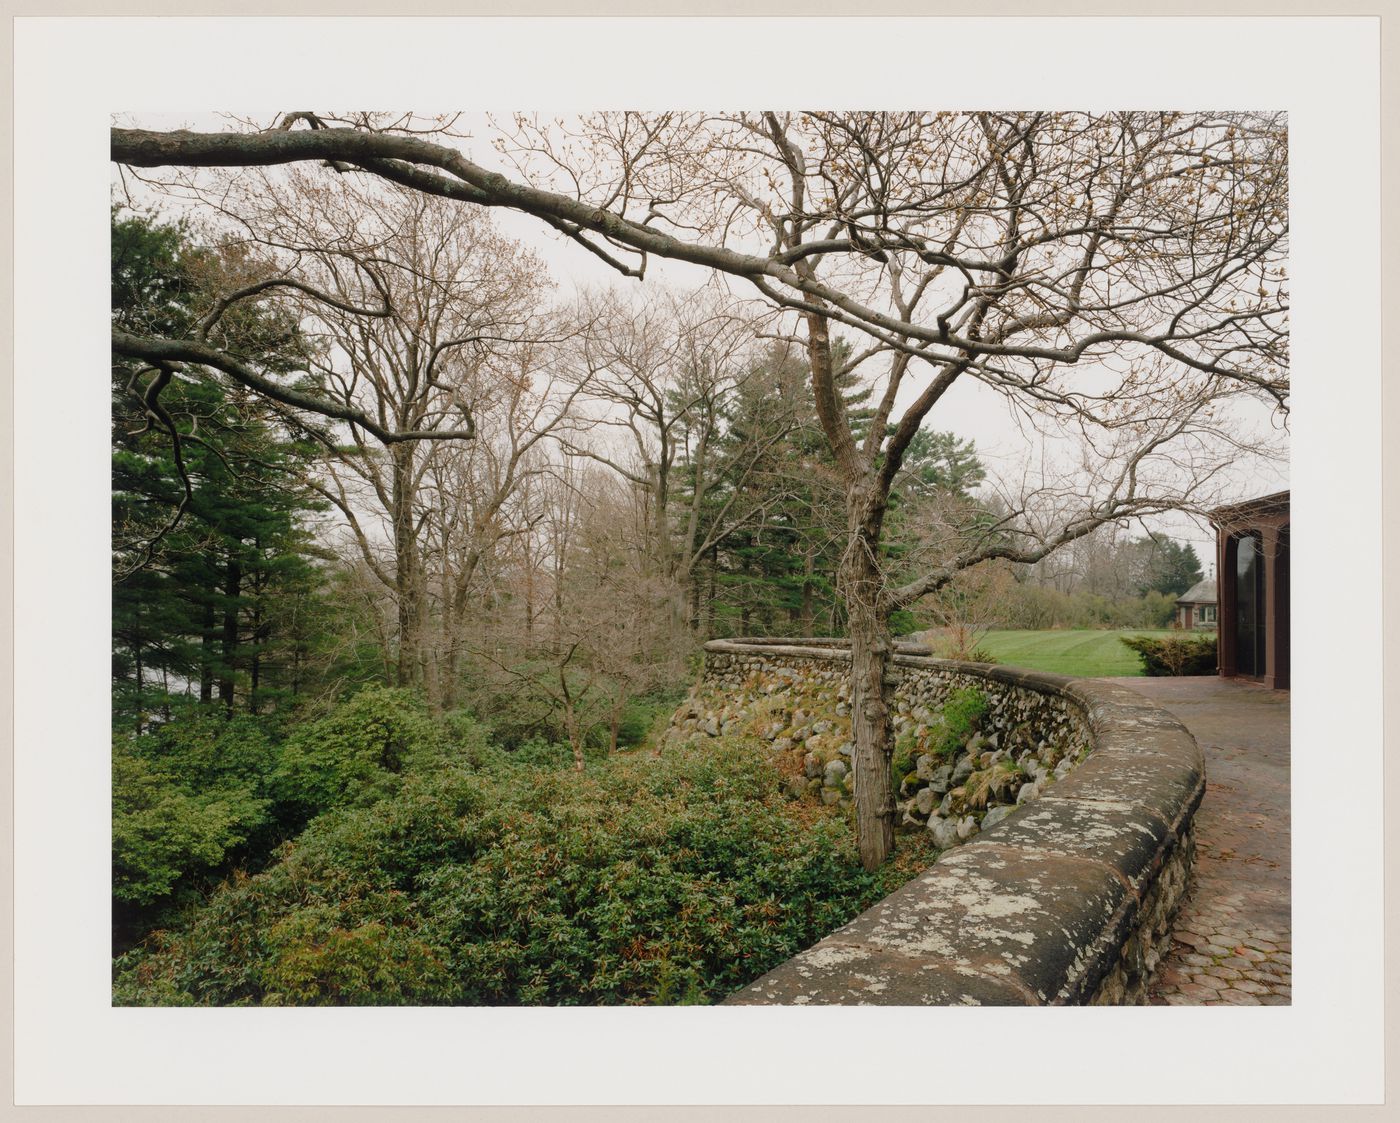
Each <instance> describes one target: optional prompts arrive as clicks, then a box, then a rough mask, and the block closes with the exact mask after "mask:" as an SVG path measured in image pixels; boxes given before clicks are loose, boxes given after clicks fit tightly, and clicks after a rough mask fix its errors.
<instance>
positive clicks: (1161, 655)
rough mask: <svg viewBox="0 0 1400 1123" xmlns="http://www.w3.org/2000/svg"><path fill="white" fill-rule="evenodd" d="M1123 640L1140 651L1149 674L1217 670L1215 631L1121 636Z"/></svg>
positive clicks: (1144, 669) (1205, 672) (1206, 672)
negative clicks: (1154, 635)
mask: <svg viewBox="0 0 1400 1123" xmlns="http://www.w3.org/2000/svg"><path fill="white" fill-rule="evenodd" d="M1120 639H1121V642H1122V643H1124V644H1126V645H1127V646H1128V647H1130V648H1132V649H1133V650H1134V651H1136V652H1137V653H1138V657H1139V658H1140V659H1141V660H1142V670H1143V673H1144V674H1146V675H1151V676H1155V677H1163V676H1167V675H1213V674H1215V672H1216V669H1217V664H1216V639H1215V636H1214V635H1213V634H1212V635H1184V634H1183V635H1171V636H1164V637H1162V638H1161V639H1153V638H1152V637H1150V636H1122V637H1120Z"/></svg>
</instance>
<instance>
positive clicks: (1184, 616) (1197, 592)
mask: <svg viewBox="0 0 1400 1123" xmlns="http://www.w3.org/2000/svg"><path fill="white" fill-rule="evenodd" d="M1216 611H1217V604H1216V599H1215V582H1214V581H1212V580H1211V579H1210V578H1206V579H1205V580H1204V581H1197V582H1196V583H1195V584H1194V585H1192V586H1191V587H1190V588H1189V589H1187V590H1186V592H1184V593H1182V594H1181V596H1179V597H1177V598H1176V626H1177V627H1178V628H1182V629H1183V630H1186V631H1194V630H1197V629H1199V630H1202V631H1212V632H1213V631H1215V624H1216Z"/></svg>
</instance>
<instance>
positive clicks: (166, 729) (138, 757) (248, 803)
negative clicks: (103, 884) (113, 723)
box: [112, 707, 275, 908]
mask: <svg viewBox="0 0 1400 1123" xmlns="http://www.w3.org/2000/svg"><path fill="white" fill-rule="evenodd" d="M274 761H275V750H274V748H273V744H272V742H271V741H270V740H269V738H268V737H267V735H266V733H265V730H264V728H263V726H262V724H261V723H259V722H257V721H255V720H253V719H251V718H235V719H232V720H228V719H226V718H225V717H224V715H223V714H222V712H219V713H213V712H210V711H209V710H208V709H207V708H206V709H204V710H199V709H197V708H194V707H189V708H187V709H186V710H183V711H180V712H178V713H177V714H176V715H175V717H174V719H173V720H171V721H170V722H167V723H165V724H162V725H159V726H156V727H155V728H154V729H153V730H151V731H150V732H148V733H145V734H143V735H142V736H140V737H127V736H118V737H116V738H114V740H113V744H112V895H113V897H114V898H115V901H116V903H117V905H118V907H119V908H121V907H123V906H137V907H147V906H151V905H153V904H156V903H158V902H161V901H163V900H166V899H168V898H170V897H172V896H173V895H174V894H175V893H176V892H177V891H178V890H179V889H180V888H182V887H184V886H188V885H190V884H192V883H193V882H194V881H196V879H197V878H198V876H199V875H200V874H203V873H207V872H208V871H211V870H215V869H217V868H219V867H220V866H221V865H222V864H223V863H224V861H225V860H226V859H227V858H228V857H229V856H230V855H231V854H233V853H235V852H236V851H237V850H238V849H239V848H240V847H242V846H243V845H244V844H245V843H246V842H248V840H249V839H250V838H251V837H253V836H254V835H256V834H258V832H260V831H263V830H264V829H265V828H267V827H268V826H269V825H270V823H271V815H270V807H271V801H270V799H269V797H268V779H269V777H270V775H271V771H272V768H273V765H274Z"/></svg>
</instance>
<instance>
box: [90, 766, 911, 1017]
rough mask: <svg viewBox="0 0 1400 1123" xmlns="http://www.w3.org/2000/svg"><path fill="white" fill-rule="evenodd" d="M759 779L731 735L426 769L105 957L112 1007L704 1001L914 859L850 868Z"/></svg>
mask: <svg viewBox="0 0 1400 1123" xmlns="http://www.w3.org/2000/svg"><path fill="white" fill-rule="evenodd" d="M778 786H779V778H778V776H777V775H776V773H775V772H774V771H773V770H772V768H771V767H770V766H769V765H768V764H766V763H765V762H764V761H763V760H762V759H761V758H760V755H759V753H758V751H757V749H756V747H755V746H754V745H753V744H752V743H747V742H739V743H736V742H732V741H719V742H710V743H709V744H707V745H705V746H704V747H703V748H689V749H682V748H677V749H671V750H668V752H667V755H666V757H664V758H660V759H658V758H653V757H652V756H651V755H650V754H645V753H628V754H617V755H615V756H612V757H610V758H608V759H606V760H605V761H604V762H602V763H601V764H599V765H597V766H593V767H591V768H590V770H589V771H588V772H586V773H584V774H582V775H580V774H577V773H573V772H570V771H559V770H556V769H540V768H534V767H529V766H523V765H521V764H519V763H513V762H511V761H510V760H509V759H506V760H503V761H501V762H497V763H495V764H494V765H493V766H492V767H491V768H490V769H489V770H487V771H470V770H468V769H466V768H464V767H459V766H455V765H452V764H445V765H443V766H441V767H439V768H438V769H437V770H436V771H434V772H432V773H428V774H419V775H411V776H408V777H407V778H405V780H404V781H403V782H402V784H401V785H400V786H399V788H398V790H397V791H396V792H394V793H393V794H391V795H389V796H387V797H385V798H382V799H380V800H379V801H378V802H376V803H374V804H373V805H372V806H358V807H341V808H339V809H337V810H333V811H331V812H329V813H327V814H323V815H321V816H320V817H318V818H317V819H316V820H315V821H314V822H313V823H312V824H311V825H310V826H309V827H308V828H307V830H306V831H305V832H303V834H302V835H301V836H300V837H299V838H298V839H297V840H296V841H295V842H294V843H291V844H288V845H287V846H286V847H285V849H284V851H283V853H282V854H281V857H280V860H279V861H278V862H277V863H276V864H274V865H273V866H271V867H269V868H268V869H267V870H266V871H264V872H263V873H261V874H258V875H256V876H252V877H235V878H234V879H233V880H232V881H230V882H228V883H227V884H226V885H224V886H223V888H221V889H220V890H219V891H218V892H217V893H215V894H214V895H213V897H212V898H211V900H210V901H209V903H208V905H207V906H205V907H204V908H202V909H200V910H198V912H196V913H195V914H194V915H193V916H192V917H191V919H190V921H189V923H188V924H187V925H186V926H185V927H183V928H181V929H178V930H171V931H168V932H163V933H157V934H156V935H154V936H153V937H152V938H151V939H150V940H148V941H147V942H146V944H144V945H143V946H142V947H140V948H138V949H136V950H134V951H132V952H130V953H128V954H127V955H126V956H124V957H122V958H121V959H120V960H118V962H117V978H116V985H115V991H114V994H115V1000H116V1001H117V1002H118V1003H119V1004H140V1005H151V1004H157V1005H163V1004H219V1005H223V1004H240V1005H243V1004H259V1003H261V1004H269V1005H271V1004H286V1003H294V1004H323V1003H324V1004H469V1005H470V1004H515V1003H545V1004H609V1003H650V1002H685V1001H706V1000H713V999H716V998H719V997H722V996H723V995H725V994H727V993H729V992H731V991H732V990H734V989H737V988H738V987H739V986H742V985H743V984H744V983H745V982H747V981H749V980H751V979H753V978H755V977H756V976H757V975H759V974H761V973H762V972H763V971H765V970H767V969H769V968H771V967H773V966H775V965H776V964H777V963H779V962H781V961H783V960H784V959H786V958H788V957H790V956H791V955H793V954H795V953H796V952H797V951H799V950H800V949H801V948H803V947H805V946H808V945H810V944H811V943H813V942H814V941H815V940H817V939H818V938H819V937H821V936H822V935H824V934H825V933H827V932H829V931H830V930H832V929H833V928H835V927H837V926H838V925H839V924H841V923H843V922H844V921H845V920H847V919H849V918H850V917H851V916H853V915H855V913H857V912H858V911H860V910H861V909H862V908H864V907H866V906H867V905H869V904H871V903H873V902H874V901H875V900H877V899H878V898H879V897H880V896H882V895H884V894H885V893H886V892H888V891H889V890H890V889H891V888H893V886H894V885H895V884H897V883H898V882H899V881H900V880H903V879H904V878H906V877H907V876H909V874H910V873H911V872H912V868H916V867H917V866H918V865H919V864H920V863H921V862H922V861H924V860H926V859H927V857H929V856H930V855H928V854H927V853H920V854H912V853H911V854H909V855H907V856H906V858H905V861H904V863H903V865H901V864H900V863H896V864H895V865H894V866H892V867H887V868H886V869H884V870H882V871H880V872H879V873H876V874H868V873H866V872H865V871H863V870H862V869H861V867H860V865H859V862H858V860H857V856H856V854H855V852H854V847H853V844H852V841H851V835H850V829H849V826H848V825H847V823H846V822H845V821H844V818H843V817H842V816H840V815H839V814H837V813H834V812H832V811H831V810H830V809H825V808H821V809H818V808H812V807H810V806H804V805H798V804H791V803H788V802H787V801H785V800H784V799H783V798H782V797H781V796H780V795H779V793H778ZM911 863H912V867H911Z"/></svg>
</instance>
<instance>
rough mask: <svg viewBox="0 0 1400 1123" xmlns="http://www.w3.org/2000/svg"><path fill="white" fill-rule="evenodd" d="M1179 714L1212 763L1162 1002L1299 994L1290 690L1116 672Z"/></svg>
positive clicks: (1156, 994)
mask: <svg viewBox="0 0 1400 1123" xmlns="http://www.w3.org/2000/svg"><path fill="white" fill-rule="evenodd" d="M1112 681H1114V682H1120V683H1122V684H1123V685H1124V686H1129V687H1132V689H1134V690H1136V691H1138V692H1139V693H1141V694H1145V695H1146V696H1147V697H1148V698H1151V699H1152V700H1153V701H1154V702H1156V703H1157V704H1158V705H1159V706H1161V707H1163V708H1164V709H1166V710H1169V711H1170V712H1171V713H1172V714H1173V715H1175V716H1176V718H1177V719H1178V720H1179V721H1181V722H1182V724H1183V725H1185V726H1186V727H1187V728H1188V729H1189V730H1190V731H1191V732H1192V734H1194V735H1195V738H1196V740H1197V742H1199V744H1200V746H1201V749H1202V751H1203V752H1204V753H1205V758H1206V793H1205V798H1204V799H1203V800H1202V801H1201V806H1200V810H1198V811H1197V812H1196V871H1195V880H1194V884H1193V885H1192V888H1191V890H1190V891H1189V893H1188V894H1187V896H1186V900H1185V901H1184V902H1183V904H1182V906H1181V911H1180V912H1179V913H1178V914H1177V919H1176V926H1175V929H1174V931H1173V933H1172V936H1173V939H1172V948H1171V951H1170V953H1169V954H1168V955H1167V957H1166V959H1165V960H1164V961H1163V962H1162V964H1161V965H1160V966H1159V967H1158V969H1157V978H1156V982H1155V984H1154V986H1153V989H1152V992H1151V994H1150V996H1149V1001H1150V1002H1151V1003H1152V1004H1153V1005H1157V1006H1166V1005H1171V1006H1221V1005H1233V1006H1260V1005H1264V1006H1270V1005H1273V1006H1282V1005H1288V1004H1289V1003H1290V1002H1291V1001H1292V993H1293V992H1292V977H1293V967H1292V963H1293V948H1292V943H1291V940H1292V893H1291V876H1290V874H1291V864H1290V860H1289V720H1288V719H1289V705H1288V698H1289V695H1288V691H1286V690H1265V689H1264V688H1263V687H1260V686H1257V685H1255V684H1253V683H1242V682H1239V681H1238V680H1230V679H1220V678H1121V679H1114V680H1112Z"/></svg>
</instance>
